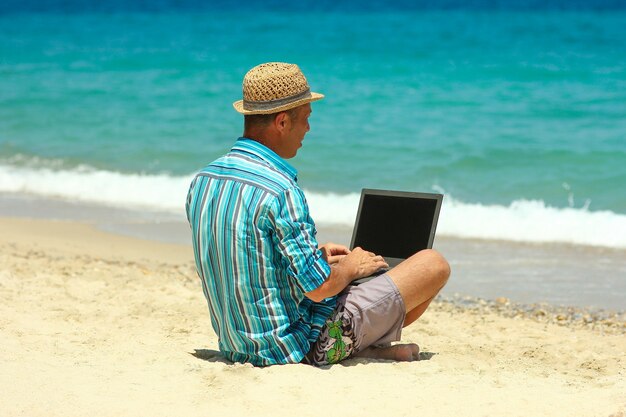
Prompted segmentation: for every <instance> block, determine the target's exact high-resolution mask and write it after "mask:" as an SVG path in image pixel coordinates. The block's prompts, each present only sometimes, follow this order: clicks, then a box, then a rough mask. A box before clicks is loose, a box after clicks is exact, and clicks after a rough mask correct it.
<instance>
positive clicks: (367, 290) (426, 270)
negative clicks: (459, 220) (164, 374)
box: [186, 63, 450, 366]
mask: <svg viewBox="0 0 626 417" xmlns="http://www.w3.org/2000/svg"><path fill="white" fill-rule="evenodd" d="M323 97H324V96H323V95H322V94H317V93H313V92H311V90H310V89H309V85H308V83H307V80H306V78H305V77H304V74H303V73H302V72H301V71H300V69H299V68H298V66H297V65H293V64H285V63H267V64H261V65H259V66H256V67H254V68H252V69H251V70H250V71H249V72H248V73H247V74H246V75H245V77H244V80H243V100H240V101H237V102H235V103H234V104H233V105H234V107H235V109H236V110H237V111H238V112H239V113H242V114H243V115H244V132H243V137H241V138H239V139H238V140H237V142H236V143H235V145H234V146H233V148H232V149H231V151H230V152H229V153H228V154H226V155H225V156H223V157H221V158H219V159H217V160H216V161H214V162H213V163H211V164H210V165H208V166H207V167H206V168H204V169H203V170H202V171H201V172H200V173H198V174H197V175H196V177H195V178H194V179H193V181H192V183H191V186H190V189H189V194H188V196H187V206H186V208H187V218H188V220H189V223H190V225H191V230H192V238H193V248H194V253H195V260H196V267H197V270H198V275H199V276H200V280H201V282H202V290H203V291H204V295H205V297H206V299H207V301H208V305H209V312H210V315H211V322H212V325H213V329H214V330H215V332H216V333H217V335H218V337H219V349H220V351H221V352H222V354H223V355H224V356H225V357H226V358H227V359H229V360H231V361H233V362H249V363H252V364H254V365H259V366H265V365H273V364H286V363H300V362H303V363H308V364H313V365H325V364H332V363H337V362H339V361H341V360H343V359H346V358H349V357H368V358H380V359H391V360H398V361H411V360H416V359H418V358H419V348H418V346H417V345H415V344H396V345H393V346H392V345H391V342H395V341H398V340H400V334H401V331H402V327H404V326H407V325H409V324H411V323H412V322H414V321H415V320H416V319H417V318H419V317H420V316H421V315H422V313H424V311H425V310H426V308H427V307H428V305H429V304H430V302H431V301H432V300H433V298H434V297H435V296H436V295H437V293H438V292H439V290H441V288H442V287H443V286H444V285H445V283H446V281H447V279H448V276H449V274H450V268H449V266H448V263H447V262H446V260H445V259H444V258H443V257H442V256H441V255H440V254H438V253H437V252H435V251H433V250H424V251H420V252H418V253H416V254H414V255H413V256H411V257H410V258H408V259H407V260H406V261H404V262H402V263H401V264H400V265H398V266H397V267H395V268H393V269H391V270H389V271H388V272H386V273H384V274H382V275H379V276H378V277H376V278H374V279H372V280H370V281H368V282H366V283H363V284H360V285H358V286H357V285H350V284H351V283H352V281H354V280H356V279H358V278H362V277H366V276H369V275H371V274H372V273H374V272H376V271H377V270H379V269H381V268H386V267H388V265H387V263H386V262H385V260H384V259H383V258H382V257H381V256H378V255H376V254H374V253H371V252H368V251H367V250H363V249H361V248H355V249H354V250H352V251H350V250H349V249H348V248H347V247H345V246H343V245H338V244H333V243H327V244H325V245H321V246H318V243H317V241H316V238H315V236H316V230H315V224H314V223H313V219H311V216H310V215H309V208H308V205H307V202H306V199H305V197H304V194H303V192H302V190H301V189H300V187H299V186H298V183H297V171H296V170H295V169H294V168H293V167H292V166H291V165H289V163H287V161H286V159H289V158H293V157H294V156H295V155H296V153H297V152H298V149H299V148H300V147H301V146H302V141H303V139H304V136H305V135H306V133H307V132H308V131H309V121H308V119H309V116H310V114H311V104H310V103H311V102H313V101H317V100H320V99H322V98H323Z"/></svg>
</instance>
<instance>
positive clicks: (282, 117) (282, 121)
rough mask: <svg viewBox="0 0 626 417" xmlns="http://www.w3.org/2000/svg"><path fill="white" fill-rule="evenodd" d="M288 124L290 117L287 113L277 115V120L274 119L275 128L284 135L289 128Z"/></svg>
mask: <svg viewBox="0 0 626 417" xmlns="http://www.w3.org/2000/svg"><path fill="white" fill-rule="evenodd" d="M288 124H289V115H288V114H287V112H284V111H283V112H280V113H278V114H277V115H276V118H275V119H274V127H275V128H276V130H278V131H279V132H281V133H282V132H283V131H284V130H285V129H286V128H287V126H288Z"/></svg>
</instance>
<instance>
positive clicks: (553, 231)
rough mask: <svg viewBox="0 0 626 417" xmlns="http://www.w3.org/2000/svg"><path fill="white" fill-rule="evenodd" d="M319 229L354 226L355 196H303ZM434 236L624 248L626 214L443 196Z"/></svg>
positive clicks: (310, 194)
mask: <svg viewBox="0 0 626 417" xmlns="http://www.w3.org/2000/svg"><path fill="white" fill-rule="evenodd" d="M307 199H308V201H309V205H310V208H311V215H312V217H313V218H314V219H315V221H316V222H317V223H318V224H341V225H346V226H353V225H354V220H355V217H356V212H357V210H358V204H359V195H358V194H348V195H335V194H316V193H311V192H309V193H307ZM437 235H438V236H450V237H461V238H478V239H501V240H510V241H518V242H537V243H550V242H556V243H572V244H581V245H591V246H606V247H614V248H624V249H626V215H624V214H616V213H614V212H611V211H589V209H588V208H587V205H586V206H585V207H582V208H571V207H568V208H556V207H550V206H548V205H546V204H545V203H544V202H543V201H540V200H516V201H513V202H512V203H511V204H509V205H508V206H504V205H483V204H471V203H464V202H461V201H458V200H455V199H454V198H453V197H451V196H450V195H446V196H445V198H444V202H443V207H442V209H441V213H440V216H439V223H438V225H437Z"/></svg>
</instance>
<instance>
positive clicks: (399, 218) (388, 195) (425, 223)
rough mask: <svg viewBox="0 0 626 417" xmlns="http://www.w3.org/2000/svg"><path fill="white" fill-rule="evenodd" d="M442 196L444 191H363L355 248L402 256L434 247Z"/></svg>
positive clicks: (353, 245)
mask: <svg viewBox="0 0 626 417" xmlns="http://www.w3.org/2000/svg"><path fill="white" fill-rule="evenodd" d="M442 198H443V196H442V195H441V194H427V193H405V192H394V191H382V190H363V193H362V195H361V204H360V206H359V214H358V216H357V222H356V224H355V230H354V234H353V238H352V245H351V247H352V248H355V247H357V246H360V247H362V248H363V249H365V250H368V251H370V252H374V253H376V254H378V255H382V256H384V257H389V258H400V259H406V258H408V257H409V256H411V255H413V254H414V253H415V252H417V251H419V250H422V249H427V248H432V244H433V240H434V236H435V228H436V225H437V219H438V217H439V210H440V208H441V201H442Z"/></svg>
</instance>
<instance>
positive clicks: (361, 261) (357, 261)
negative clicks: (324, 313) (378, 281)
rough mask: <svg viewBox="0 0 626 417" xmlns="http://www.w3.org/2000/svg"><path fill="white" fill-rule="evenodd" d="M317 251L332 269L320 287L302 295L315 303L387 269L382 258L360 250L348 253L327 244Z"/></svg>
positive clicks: (332, 244)
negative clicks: (359, 280)
mask: <svg viewBox="0 0 626 417" xmlns="http://www.w3.org/2000/svg"><path fill="white" fill-rule="evenodd" d="M319 249H320V250H321V251H322V255H323V256H324V259H325V260H326V261H327V262H328V263H329V264H330V265H331V266H332V267H331V269H330V275H329V276H328V278H326V281H324V282H323V283H322V285H320V286H319V287H317V288H316V289H314V290H313V291H309V292H307V293H305V294H304V295H306V296H307V297H308V298H310V299H311V300H313V301H315V302H316V303H319V302H320V301H322V300H323V299H324V298H328V297H332V296H333V295H337V294H339V293H340V292H341V291H342V290H343V289H344V288H346V287H347V286H348V285H350V283H351V282H352V281H354V280H355V279H359V278H363V277H367V276H369V275H372V274H373V273H374V272H376V271H378V270H379V269H381V268H388V267H389V265H388V264H387V262H385V260H384V259H383V257H382V256H378V255H376V254H373V253H372V252H368V251H365V250H363V249H361V248H355V249H354V250H352V251H350V250H349V249H348V248H346V247H345V246H343V245H337V244H334V243H327V244H325V245H322V246H320V247H319Z"/></svg>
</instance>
